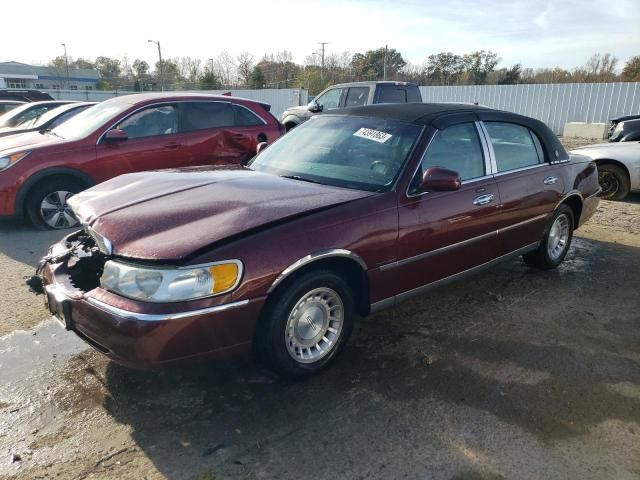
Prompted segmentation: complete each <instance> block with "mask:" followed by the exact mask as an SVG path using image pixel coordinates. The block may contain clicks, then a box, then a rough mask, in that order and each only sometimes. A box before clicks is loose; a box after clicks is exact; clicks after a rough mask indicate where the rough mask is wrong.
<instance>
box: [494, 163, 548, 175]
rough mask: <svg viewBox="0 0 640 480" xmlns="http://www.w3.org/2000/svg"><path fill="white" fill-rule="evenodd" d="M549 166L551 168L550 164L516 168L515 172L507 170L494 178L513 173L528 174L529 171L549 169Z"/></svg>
mask: <svg viewBox="0 0 640 480" xmlns="http://www.w3.org/2000/svg"><path fill="white" fill-rule="evenodd" d="M548 166H549V164H548V163H537V164H536V165H529V166H528V167H521V168H514V169H513V170H505V171H504V172H498V173H496V174H495V175H494V176H495V177H501V176H503V175H509V174H511V173H518V172H526V171H527V170H533V169H534V168H540V167H548Z"/></svg>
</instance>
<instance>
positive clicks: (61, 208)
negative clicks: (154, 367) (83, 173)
mask: <svg viewBox="0 0 640 480" xmlns="http://www.w3.org/2000/svg"><path fill="white" fill-rule="evenodd" d="M82 190H84V187H83V186H82V185H81V184H80V183H79V182H77V181H75V180H72V179H66V178H58V179H51V180H45V181H43V182H41V183H40V184H39V185H37V186H35V187H34V188H33V190H32V191H31V192H30V193H29V196H28V197H27V202H26V211H27V215H28V217H29V220H31V223H32V224H33V225H34V226H35V227H36V228H39V229H41V230H58V229H64V228H71V227H75V226H77V225H78V224H79V222H78V219H77V218H76V216H75V215H74V214H73V212H72V211H71V208H70V207H69V205H68V203H67V201H68V200H69V198H71V197H72V196H73V195H74V194H76V193H78V192H81V191H82Z"/></svg>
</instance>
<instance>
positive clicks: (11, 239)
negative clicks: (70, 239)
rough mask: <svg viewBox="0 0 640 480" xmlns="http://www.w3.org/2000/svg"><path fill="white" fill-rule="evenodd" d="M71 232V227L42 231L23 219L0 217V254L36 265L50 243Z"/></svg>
mask: <svg viewBox="0 0 640 480" xmlns="http://www.w3.org/2000/svg"><path fill="white" fill-rule="evenodd" d="M71 232H73V229H65V230H46V231H42V230H37V229H36V228H34V227H33V226H32V225H31V224H29V223H28V222H26V221H24V220H20V219H13V218H12V219H6V218H0V255H5V256H7V257H8V258H11V259H13V260H16V261H18V262H21V263H25V264H27V265H31V266H36V265H37V263H38V261H39V260H40V258H42V257H43V256H44V255H45V254H46V253H47V249H48V248H49V246H50V245H51V244H53V243H55V242H57V241H58V240H60V239H61V238H62V237H64V236H65V235H68V234H70V233H71Z"/></svg>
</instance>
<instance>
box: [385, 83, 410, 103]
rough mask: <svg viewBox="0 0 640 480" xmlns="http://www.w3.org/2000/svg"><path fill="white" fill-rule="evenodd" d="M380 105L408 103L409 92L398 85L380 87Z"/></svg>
mask: <svg viewBox="0 0 640 480" xmlns="http://www.w3.org/2000/svg"><path fill="white" fill-rule="evenodd" d="M378 88H379V89H380V93H379V94H378V103H407V90H406V89H405V88H404V87H401V86H396V85H380V86H378Z"/></svg>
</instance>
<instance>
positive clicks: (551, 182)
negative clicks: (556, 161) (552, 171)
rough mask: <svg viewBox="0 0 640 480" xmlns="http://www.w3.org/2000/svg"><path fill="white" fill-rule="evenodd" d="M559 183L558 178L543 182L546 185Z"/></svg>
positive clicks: (550, 178)
mask: <svg viewBox="0 0 640 480" xmlns="http://www.w3.org/2000/svg"><path fill="white" fill-rule="evenodd" d="M557 181H558V178H557V177H547V178H545V179H544V180H543V183H544V184H545V185H553V184H554V183H556V182H557Z"/></svg>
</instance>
